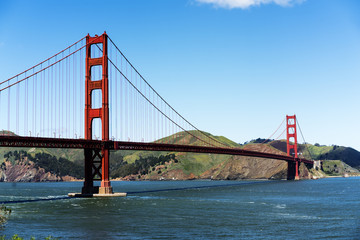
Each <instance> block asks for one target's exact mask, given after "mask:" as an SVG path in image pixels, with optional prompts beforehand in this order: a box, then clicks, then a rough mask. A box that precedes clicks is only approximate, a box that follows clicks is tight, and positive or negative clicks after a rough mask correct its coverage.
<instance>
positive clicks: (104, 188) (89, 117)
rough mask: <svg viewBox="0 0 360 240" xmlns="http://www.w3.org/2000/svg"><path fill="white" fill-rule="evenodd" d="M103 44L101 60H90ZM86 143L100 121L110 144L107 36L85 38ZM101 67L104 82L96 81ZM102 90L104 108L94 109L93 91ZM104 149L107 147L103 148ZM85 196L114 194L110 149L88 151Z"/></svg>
mask: <svg viewBox="0 0 360 240" xmlns="http://www.w3.org/2000/svg"><path fill="white" fill-rule="evenodd" d="M94 44H99V45H100V44H102V47H101V48H100V49H102V56H100V57H97V58H91V46H92V45H94ZM85 62H86V63H85V68H86V69H85V70H86V76H85V139H86V140H91V139H92V133H93V127H92V124H93V120H94V119H96V118H98V119H100V120H101V126H102V131H101V134H102V140H103V141H109V89H108V36H107V34H106V33H104V34H102V35H101V36H97V35H95V37H90V36H89V35H87V36H86V60H85ZM95 66H101V69H102V78H101V79H93V78H92V77H93V76H92V67H95ZM97 89H98V90H101V96H102V105H101V108H92V102H91V100H92V93H93V90H97ZM104 145H105V144H104ZM94 180H97V181H99V180H101V186H100V187H99V188H98V187H94ZM82 193H83V194H93V193H100V194H111V193H112V187H111V186H110V181H109V149H106V148H105V147H103V148H102V149H96V150H93V149H85V181H84V187H83V189H82Z"/></svg>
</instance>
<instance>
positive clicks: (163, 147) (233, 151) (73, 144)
mask: <svg viewBox="0 0 360 240" xmlns="http://www.w3.org/2000/svg"><path fill="white" fill-rule="evenodd" d="M0 146H3V147H41V148H77V149H90V150H96V149H98V150H99V149H104V148H105V149H108V150H144V151H168V152H194V153H211V154H226V155H239V156H249V157H260V158H268V159H277V160H283V161H287V162H303V163H305V164H307V165H310V166H312V165H313V164H314V162H313V161H312V160H307V159H303V158H294V157H292V156H287V155H285V153H284V155H279V154H272V153H264V152H257V151H249V150H244V149H239V148H220V147H204V146H191V145H176V144H160V143H143V142H122V141H101V140H85V139H63V138H36V137H18V136H0ZM91 157H93V156H91Z"/></svg>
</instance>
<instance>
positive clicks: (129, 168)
mask: <svg viewBox="0 0 360 240" xmlns="http://www.w3.org/2000/svg"><path fill="white" fill-rule="evenodd" d="M173 159H175V155H174V154H168V155H165V156H163V155H160V156H159V157H154V156H149V157H146V158H142V157H140V158H139V159H138V160H135V162H133V163H127V162H125V161H124V160H122V162H120V163H118V164H117V166H118V168H117V169H115V170H114V171H112V172H111V177H113V178H117V177H125V176H128V175H134V174H142V175H145V174H148V173H149V170H150V169H152V168H153V169H154V170H155V168H154V166H156V165H163V164H165V162H170V161H171V160H173ZM154 170H153V171H154Z"/></svg>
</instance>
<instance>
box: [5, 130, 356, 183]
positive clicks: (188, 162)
mask: <svg viewBox="0 0 360 240" xmlns="http://www.w3.org/2000/svg"><path fill="white" fill-rule="evenodd" d="M8 134H11V133H8ZM204 135H206V136H210V137H212V138H213V139H215V140H216V141H218V142H220V143H221V144H224V146H229V147H236V148H244V149H248V150H254V151H264V152H271V153H276V154H285V153H286V141H284V140H282V141H271V140H267V141H265V139H260V138H259V139H256V140H252V141H249V142H246V143H245V144H243V145H241V144H238V143H235V142H234V141H231V140H230V139H228V138H226V137H223V136H213V135H211V134H210V133H206V132H199V131H190V132H181V133H178V134H176V135H172V136H168V137H166V138H163V139H159V140H157V141H156V142H159V143H161V142H164V143H175V144H185V145H186V144H192V145H203V142H202V141H200V140H199V138H200V137H201V136H204ZM264 142H265V144H261V143H264ZM10 151H12V152H14V151H18V152H20V151H23V152H26V153H27V154H28V156H29V157H30V158H31V157H32V158H35V157H36V156H38V157H39V156H42V157H44V156H46V157H44V158H46V159H48V160H49V159H51V160H53V159H62V164H65V162H64V160H63V159H68V160H70V161H71V162H73V163H74V165H73V166H72V168H76V169H78V167H80V168H83V165H84V162H83V161H84V160H83V159H84V152H83V150H81V149H36V148H7V147H2V148H0V163H2V162H4V160H5V159H6V157H5V156H6V154H8V153H9V152H10ZM298 152H299V153H300V156H301V157H305V158H312V159H315V160H341V161H343V162H344V163H346V164H348V165H349V166H351V167H356V168H358V169H360V153H359V152H358V151H356V150H355V149H352V148H348V147H339V146H321V145H319V144H315V145H311V144H299V145H298ZM36 162H37V166H39V167H42V168H44V169H46V170H48V171H50V172H53V173H60V170H59V169H56V167H55V166H56V164H54V162H53V161H51V163H47V160H44V161H42V160H41V159H39V160H38V161H36ZM336 165H337V166H340V164H336ZM49 166H50V167H49ZM70 166H71V165H69V164H68V163H67V162H66V165H64V166H63V167H62V168H64V169H66V168H69V167H70ZM53 168H54V169H53ZM57 168H59V166H57ZM286 169H287V164H286V162H284V161H278V160H268V159H267V160H264V159H261V158H250V157H241V156H229V155H219V154H200V153H179V152H160V151H159V152H157V151H111V152H110V175H111V177H112V178H128V179H153V180H156V179H197V178H212V179H243V178H285V177H286ZM329 169H330V170H329V171H331V169H335V168H329ZM337 169H338V168H337ZM304 171H305V172H304V173H303V174H304V177H307V176H308V173H307V171H306V170H304ZM334 171H335V170H334ZM337 171H339V170H337ZM61 172H62V173H63V172H64V171H63V170H61ZM70 172H71V171H69V173H70ZM79 176H82V175H81V174H80V175H79V173H78V170H77V173H76V177H79Z"/></svg>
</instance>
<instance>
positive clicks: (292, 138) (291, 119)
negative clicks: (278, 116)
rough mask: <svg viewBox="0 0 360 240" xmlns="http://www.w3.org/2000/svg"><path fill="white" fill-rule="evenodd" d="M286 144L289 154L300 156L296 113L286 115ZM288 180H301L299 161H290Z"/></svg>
mask: <svg viewBox="0 0 360 240" xmlns="http://www.w3.org/2000/svg"><path fill="white" fill-rule="evenodd" d="M286 145H287V154H288V156H293V157H294V158H298V152H297V133H296V115H294V116H287V115H286ZM287 179H288V180H299V161H297V160H296V161H294V162H289V161H288V175H287Z"/></svg>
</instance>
